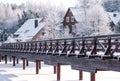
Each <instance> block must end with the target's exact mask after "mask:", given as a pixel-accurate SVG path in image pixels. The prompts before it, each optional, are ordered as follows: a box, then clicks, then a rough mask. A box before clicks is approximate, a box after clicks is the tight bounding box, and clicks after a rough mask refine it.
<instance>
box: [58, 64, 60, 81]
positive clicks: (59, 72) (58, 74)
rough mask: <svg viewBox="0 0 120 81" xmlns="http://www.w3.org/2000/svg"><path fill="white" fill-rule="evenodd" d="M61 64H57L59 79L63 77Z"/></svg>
mask: <svg viewBox="0 0 120 81" xmlns="http://www.w3.org/2000/svg"><path fill="white" fill-rule="evenodd" d="M60 66H61V65H60V64H58V65H57V81H60V78H61V76H60V75H61V67H60Z"/></svg>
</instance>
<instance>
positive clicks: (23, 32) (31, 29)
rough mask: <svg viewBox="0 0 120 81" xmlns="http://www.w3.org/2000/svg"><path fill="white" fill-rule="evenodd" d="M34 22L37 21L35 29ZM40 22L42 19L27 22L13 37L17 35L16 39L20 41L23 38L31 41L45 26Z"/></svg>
mask: <svg viewBox="0 0 120 81" xmlns="http://www.w3.org/2000/svg"><path fill="white" fill-rule="evenodd" d="M35 20H38V26H37V27H35ZM40 21H42V18H37V19H29V20H27V21H26V22H25V23H24V24H23V25H22V26H21V27H20V28H19V29H18V30H17V31H16V32H15V33H14V35H18V37H17V38H16V39H22V38H23V37H24V38H26V39H32V38H33V37H34V36H35V35H36V34H37V33H38V32H39V31H40V30H41V29H42V28H43V27H44V26H45V22H40Z"/></svg>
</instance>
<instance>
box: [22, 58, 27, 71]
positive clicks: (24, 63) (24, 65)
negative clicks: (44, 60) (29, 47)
mask: <svg viewBox="0 0 120 81" xmlns="http://www.w3.org/2000/svg"><path fill="white" fill-rule="evenodd" d="M22 59H23V70H25V68H26V58H22Z"/></svg>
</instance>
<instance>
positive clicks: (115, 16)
mask: <svg viewBox="0 0 120 81" xmlns="http://www.w3.org/2000/svg"><path fill="white" fill-rule="evenodd" d="M108 14H109V15H110V18H111V20H112V21H113V22H114V24H115V25H116V24H117V23H118V22H119V21H120V12H108Z"/></svg>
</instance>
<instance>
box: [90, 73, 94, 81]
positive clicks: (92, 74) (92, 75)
mask: <svg viewBox="0 0 120 81" xmlns="http://www.w3.org/2000/svg"><path fill="white" fill-rule="evenodd" d="M90 78H91V79H90V81H95V73H91V74H90Z"/></svg>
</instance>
